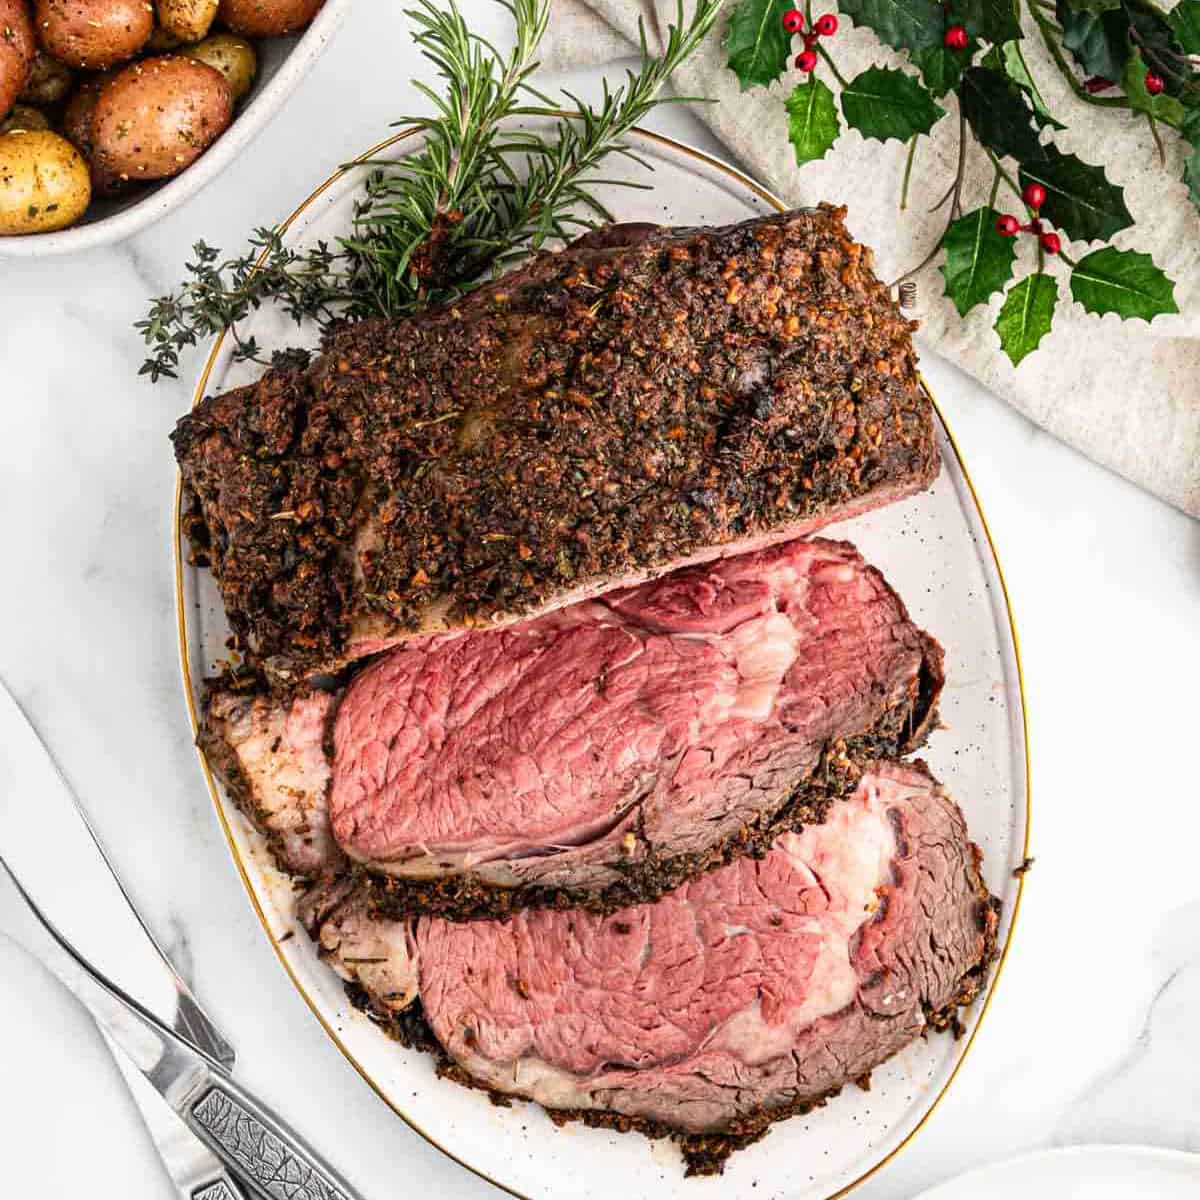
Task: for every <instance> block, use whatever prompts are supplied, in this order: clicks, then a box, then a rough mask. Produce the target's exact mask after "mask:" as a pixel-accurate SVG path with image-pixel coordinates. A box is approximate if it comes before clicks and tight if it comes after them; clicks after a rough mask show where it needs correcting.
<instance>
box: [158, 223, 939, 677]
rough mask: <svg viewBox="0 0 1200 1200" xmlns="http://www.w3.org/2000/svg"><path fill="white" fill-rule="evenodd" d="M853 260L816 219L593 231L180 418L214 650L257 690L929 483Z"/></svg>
mask: <svg viewBox="0 0 1200 1200" xmlns="http://www.w3.org/2000/svg"><path fill="white" fill-rule="evenodd" d="M870 262H871V256H870V252H869V251H868V250H866V249H864V248H863V247H862V246H859V245H857V244H856V243H855V242H853V241H852V240H851V239H850V237H849V235H848V234H847V233H846V230H845V227H844V225H843V224H842V213H841V211H840V210H837V209H832V208H828V207H823V208H820V209H816V210H812V211H802V212H792V213H785V214H782V215H780V216H773V217H767V218H763V219H759V220H754V221H747V222H745V223H743V224H740V225H733V226H728V227H725V228H717V229H679V230H673V229H662V228H655V227H652V226H615V227H611V228H609V229H608V230H605V231H602V232H600V233H598V234H593V235H589V236H587V237H585V238H583V239H582V240H581V241H579V242H576V243H575V244H574V245H572V246H571V247H569V248H568V249H566V250H565V251H562V252H560V253H543V254H538V255H535V256H534V257H533V258H532V259H531V260H530V261H529V263H528V264H527V265H525V266H523V267H522V268H520V269H519V270H517V271H515V272H513V273H512V274H509V275H507V276H504V277H503V278H501V279H500V280H498V281H496V282H494V283H491V284H488V285H486V286H484V287H481V288H479V289H478V290H476V291H474V292H472V293H470V294H469V295H468V296H467V297H466V298H464V299H463V300H461V301H459V302H457V303H455V304H453V305H451V306H449V307H447V308H442V309H437V310H431V311H428V312H425V313H422V314H421V315H419V316H415V317H411V318H408V319H404V320H399V321H384V320H367V321H362V322H359V323H357V324H355V325H352V326H348V327H346V328H344V329H343V330H341V331H340V332H336V333H334V334H333V335H332V336H331V337H330V338H329V339H328V342H327V344H326V346H325V348H324V352H323V353H322V354H321V355H320V356H319V357H318V358H317V359H316V360H315V361H314V362H313V363H312V364H311V365H310V366H307V367H299V366H290V367H280V368H278V369H273V370H270V371H268V372H267V373H266V374H265V375H264V376H263V377H262V379H260V380H259V382H257V383H255V384H253V385H251V386H249V387H243V388H239V389H237V390H235V391H232V392H229V393H227V394H225V395H218V396H211V397H208V398H206V399H205V400H204V401H203V402H202V403H200V404H199V405H197V406H196V408H195V409H194V410H193V411H192V412H191V413H190V414H188V415H187V416H185V417H184V418H183V419H182V420H181V421H180V422H179V424H178V427H177V429H176V431H175V434H174V441H175V449H176V455H177V457H178V459H179V464H180V468H181V470H182V473H183V479H184V483H185V485H186V487H187V489H188V492H189V494H190V496H191V497H192V499H193V508H192V510H191V512H190V513H189V516H188V518H187V526H188V529H189V531H190V534H191V536H192V540H193V544H194V546H195V547H196V550H197V551H198V553H199V554H200V555H202V556H203V557H204V558H205V559H206V560H207V561H208V562H209V563H210V564H211V566H212V570H213V574H214V575H215V577H216V580H217V582H218V584H219V585H220V588H221V592H222V596H223V599H224V602H225V607H226V612H227V614H228V617H229V622H230V624H231V625H232V627H233V630H234V633H235V634H236V635H237V637H238V638H239V639H240V642H241V649H242V650H243V651H244V652H245V653H246V654H247V655H248V656H249V657H250V658H251V659H252V660H254V661H255V662H256V663H257V664H259V666H260V667H261V668H262V669H263V670H264V671H265V672H266V674H267V675H268V677H269V678H270V680H271V682H272V683H273V685H275V686H276V687H280V686H283V685H286V684H287V683H289V682H290V683H294V682H297V681H299V680H301V679H303V678H304V677H306V676H308V675H311V674H312V673H314V672H318V671H328V670H331V669H335V668H337V667H339V666H340V665H342V664H344V663H345V662H347V661H349V660H351V659H353V658H355V657H357V656H360V655H363V654H366V653H370V652H374V651H377V650H380V649H382V648H383V647H385V646H387V645H388V644H390V643H393V642H396V641H397V640H400V639H404V638H410V637H411V636H412V635H414V634H422V633H425V634H428V633H436V632H443V631H446V630H454V629H464V628H478V627H480V626H491V625H495V624H498V623H503V622H511V621H517V620H520V619H524V618H527V617H529V616H532V615H534V614H536V613H540V612H544V611H546V610H548V609H552V608H554V607H558V606H561V605H564V604H567V603H570V602H572V601H576V600H580V599H583V598H586V597H588V596H591V595H595V594H599V593H602V592H604V591H608V590H611V589H612V588H615V587H619V586H629V585H631V584H633V583H635V582H637V581H639V580H640V579H643V578H647V577H651V576H654V575H658V574H661V573H663V572H664V571H667V570H670V569H672V568H673V567H678V566H681V565H685V564H686V563H688V562H692V561H697V560H702V559H708V558H713V557H716V556H718V555H723V554H729V553H734V552H738V551H742V550H746V549H753V548H757V547H761V546H762V545H764V544H768V543H771V542H777V541H782V540H784V539H787V538H792V537H797V536H800V535H802V534H806V533H810V532H812V531H813V530H815V529H817V528H819V527H820V526H822V525H824V524H826V523H828V522H830V521H833V520H836V519H838V518H841V517H846V516H850V515H853V514H855V513H858V512H862V511H864V510H866V509H870V508H873V507H875V506H877V505H880V504H883V503H886V502H887V501H889V500H894V499H896V498H898V497H902V496H906V495H908V494H910V493H912V492H915V491H918V490H920V489H922V488H924V487H926V486H928V484H929V483H930V482H932V480H933V478H934V476H935V475H936V473H937V469H938V455H937V449H936V445H935V441H934V434H933V422H932V416H931V410H930V405H929V402H928V399H927V398H926V397H925V395H924V394H923V393H922V391H921V388H920V386H919V382H918V377H917V371H916V362H915V358H914V355H913V350H912V341H911V337H910V331H911V328H912V327H911V325H910V323H909V322H908V321H907V320H905V319H904V318H903V317H902V316H901V315H900V313H899V310H898V309H897V308H896V306H895V305H894V304H893V303H892V301H891V300H890V299H889V297H888V294H887V290H886V289H885V288H884V286H883V285H882V284H881V283H880V282H879V281H878V280H877V279H876V278H875V276H874V275H873V274H872V272H871V266H870Z"/></svg>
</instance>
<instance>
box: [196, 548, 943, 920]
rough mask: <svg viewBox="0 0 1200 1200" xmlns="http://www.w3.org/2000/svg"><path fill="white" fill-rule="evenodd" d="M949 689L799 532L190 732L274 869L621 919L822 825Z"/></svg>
mask: <svg viewBox="0 0 1200 1200" xmlns="http://www.w3.org/2000/svg"><path fill="white" fill-rule="evenodd" d="M941 683H942V652H941V648H940V647H939V646H938V645H937V643H936V642H935V641H934V640H933V639H932V638H931V637H929V636H928V635H927V634H925V633H923V632H921V631H920V630H919V629H917V627H916V626H914V625H913V623H912V621H911V620H910V619H909V617H908V614H907V612H906V611H905V609H904V605H903V604H902V603H901V601H900V599H899V597H898V596H897V595H896V594H895V593H894V592H893V591H892V590H891V589H890V588H889V587H888V586H887V584H886V583H885V582H884V580H883V577H882V576H881V575H880V574H879V572H878V571H876V570H874V569H873V568H871V567H868V566H867V565H866V564H865V563H864V562H863V561H862V558H861V557H860V556H859V555H858V553H857V552H856V551H855V550H854V548H853V547H852V546H850V545H848V544H847V543H845V542H830V541H825V540H822V539H817V540H812V541H806V540H799V541H793V542H787V543H783V544H780V545H778V546H773V547H771V548H770V549H767V550H759V551H755V552H752V553H748V554H742V555H738V556H736V557H734V558H725V559H720V560H716V561H713V562H710V563H706V564H703V565H697V566H693V567H688V568H685V569H683V570H681V571H676V572H674V573H672V574H670V575H666V576H662V577H660V578H659V579H657V580H653V581H651V582H648V583H643V584H639V585H638V586H636V587H634V588H627V589H623V590H620V591H617V592H609V593H607V594H606V595H605V596H604V597H603V598H600V599H595V600H585V601H580V602H578V603H576V604H573V605H570V606H568V607H566V608H562V609H557V610H555V611H554V612H551V613H548V614H545V615H543V616H541V617H538V618H536V619H534V620H532V621H526V622H522V623H520V624H518V625H515V626H510V627H506V628H502V629H494V630H487V631H477V632H472V633H465V634H460V635H454V636H445V637H441V638H432V639H428V638H427V639H424V640H422V641H420V642H417V643H415V644H413V645H411V646H407V647H401V648H398V649H394V650H391V651H389V652H387V653H386V654H385V655H383V656H382V657H381V658H380V659H378V660H377V661H375V662H374V663H372V664H371V665H369V666H367V667H366V668H365V669H363V670H362V671H361V672H360V673H359V674H358V675H356V676H355V678H354V679H353V681H352V682H351V683H350V684H349V686H348V687H347V688H346V689H345V690H344V692H342V693H341V694H340V695H338V696H333V695H330V694H328V693H323V692H318V693H315V694H309V695H304V696H301V697H299V698H296V699H294V700H292V701H290V702H289V701H286V700H283V701H271V700H270V699H268V698H265V697H261V696H254V695H250V696H243V695H239V694H238V693H237V692H231V691H228V690H217V691H215V692H213V693H212V694H211V695H210V697H209V699H208V701H207V703H206V706H205V724H204V738H205V744H206V746H207V747H208V748H209V750H210V757H211V758H212V759H213V761H214V762H215V763H216V764H217V765H218V768H219V769H220V770H221V771H222V773H223V775H224V777H225V778H226V780H227V781H228V782H229V784H230V786H231V789H232V791H233V794H234V795H235V796H237V797H238V798H239V800H240V802H241V804H242V806H243V808H244V809H245V810H246V811H247V812H249V813H251V814H252V815H253V816H255V817H256V818H257V819H258V820H259V822H260V824H261V826H262V827H263V828H264V829H265V830H266V831H267V832H268V834H269V835H270V836H272V838H273V840H274V844H275V846H276V850H277V853H278V855H279V856H280V858H281V860H282V861H283V863H284V865H285V866H286V867H287V868H288V869H290V870H292V871H293V872H295V873H298V874H304V873H307V874H313V873H320V872H321V871H322V869H323V868H325V867H326V864H327V863H328V861H329V858H330V855H331V854H336V851H337V849H338V848H340V850H341V851H342V852H344V853H345V854H346V856H348V858H349V859H351V860H352V861H353V862H354V863H356V864H359V865H360V866H361V867H365V868H367V869H368V870H369V871H370V872H371V873H372V877H373V887H372V893H373V897H374V903H375V905H376V907H377V908H378V909H379V910H381V911H385V912H387V913H388V915H391V916H399V915H403V914H406V913H416V912H445V913H448V914H450V915H453V916H455V917H458V918H460V919H461V918H465V917H473V916H488V915H492V916H496V915H502V914H504V913H508V912H512V911H515V910H517V909H520V908H524V907H529V906H535V907H536V906H554V907H563V906H566V905H583V906H587V907H590V908H593V909H597V910H607V911H611V910H612V909H614V908H617V907H620V906H622V905H625V904H630V903H636V902H637V901H640V900H646V899H652V898H654V897H655V896H658V895H661V894H662V893H663V892H665V891H668V890H669V889H671V888H672V887H675V886H676V885H677V884H679V883H681V882H683V881H684V880H685V879H687V878H690V877H691V876H693V875H695V874H696V873H698V872H699V871H702V870H705V869H706V868H710V867H713V866H715V865H717V864H719V863H721V862H724V861H727V860H728V859H730V858H732V857H735V856H737V855H738V854H744V853H747V852H758V853H761V852H764V851H765V850H766V849H767V847H768V846H769V845H770V843H771V842H772V841H773V840H774V838H775V836H776V834H777V833H779V832H780V831H781V830H783V829H788V828H794V827H795V826H797V825H798V824H807V823H811V822H813V821H817V820H820V819H821V816H822V815H823V813H824V810H825V807H826V806H827V805H828V803H829V802H830V801H831V800H832V799H834V798H836V797H837V796H838V795H839V794H841V793H842V792H844V791H845V790H847V789H849V788H853V786H854V784H855V783H856V782H857V778H858V775H859V774H860V773H861V770H862V768H863V765H864V764H865V763H866V762H869V761H871V760H873V759H875V758H879V757H881V756H889V755H896V754H901V753H904V752H906V751H908V750H910V749H912V748H914V747H915V746H917V745H919V744H920V743H921V742H922V741H923V740H924V737H925V733H926V731H927V730H928V728H929V726H930V724H931V722H932V721H933V718H934V711H935V704H936V701H937V697H938V694H939V692H940V689H941ZM326 804H327V805H328V818H327V817H326V812H325V810H326Z"/></svg>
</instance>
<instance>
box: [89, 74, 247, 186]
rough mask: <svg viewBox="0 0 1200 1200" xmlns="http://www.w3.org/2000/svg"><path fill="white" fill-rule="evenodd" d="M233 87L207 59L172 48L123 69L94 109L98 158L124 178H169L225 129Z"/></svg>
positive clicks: (94, 135) (105, 90) (93, 118)
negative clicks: (201, 59) (172, 49)
mask: <svg viewBox="0 0 1200 1200" xmlns="http://www.w3.org/2000/svg"><path fill="white" fill-rule="evenodd" d="M232 116H233V93H232V92H231V91H230V89H229V84H227V83H226V82H225V77H224V76H223V75H222V74H221V72H220V71H217V70H214V69H213V68H212V67H210V66H208V64H207V63H202V62H197V61H196V60H195V59H192V58H185V57H184V56H183V55H181V54H168V55H164V56H162V57H160V58H147V59H144V60H143V61H142V62H137V63H134V64H132V66H128V67H125V68H124V69H123V70H121V71H119V72H118V73H117V74H116V75H115V76H114V77H113V78H112V79H111V80H109V82H108V83H106V84H105V85H104V89H103V90H102V91H101V93H100V98H99V99H98V100H97V101H96V110H95V112H94V113H93V115H92V136H93V138H94V139H95V145H96V163H97V164H98V165H99V166H101V167H103V168H104V169H105V170H107V171H111V172H112V173H113V174H115V175H117V176H119V177H120V178H121V179H166V178H167V177H168V176H171V175H177V174H178V173H179V172H180V171H182V170H183V169H184V167H187V166H190V165H191V164H192V163H193V162H195V160H196V159H197V158H199V156H200V155H201V154H202V153H203V152H204V151H205V150H206V149H208V147H209V146H210V145H211V144H212V143H213V142H214V141H215V140H216V139H217V138H218V137H219V136H220V135H221V134H222V133H224V131H225V128H226V126H227V125H228V124H229V121H230V118H231V117H232Z"/></svg>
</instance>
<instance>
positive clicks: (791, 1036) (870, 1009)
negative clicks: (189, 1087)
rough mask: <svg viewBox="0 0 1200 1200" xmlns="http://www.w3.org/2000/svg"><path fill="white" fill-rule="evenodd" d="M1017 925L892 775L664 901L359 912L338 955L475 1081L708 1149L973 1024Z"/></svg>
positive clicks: (924, 792)
mask: <svg viewBox="0 0 1200 1200" xmlns="http://www.w3.org/2000/svg"><path fill="white" fill-rule="evenodd" d="M996 925H997V905H996V903H995V902H994V901H993V900H992V899H991V897H990V896H989V894H988V891H987V889H986V887H985V886H984V884H983V881H982V879H981V877H980V873H979V851H978V849H977V848H976V847H975V846H974V845H973V844H972V843H971V842H970V840H969V839H968V836H967V831H966V826H965V824H964V821H963V818H962V814H961V813H960V811H959V809H958V807H957V806H956V805H955V804H954V803H953V801H952V800H951V799H949V797H947V796H946V794H945V793H944V792H943V790H942V789H941V787H940V786H939V785H938V784H937V783H936V781H935V780H934V779H933V778H932V776H930V775H929V773H928V771H927V770H926V769H925V767H924V765H923V764H921V763H914V764H904V765H902V764H898V763H884V764H879V765H877V766H876V767H875V768H873V770H872V771H871V772H870V773H868V774H866V775H864V776H863V777H862V779H861V780H860V783H859V785H858V787H857V789H856V791H855V792H854V793H853V795H852V796H851V797H849V798H847V799H846V800H845V801H843V802H842V803H841V804H839V805H837V806H835V808H834V809H833V810H832V811H831V813H830V815H829V818H828V819H827V820H826V821H825V823H824V824H822V825H816V826H811V827H808V828H806V829H804V830H803V831H802V832H799V833H786V834H784V835H782V836H781V837H780V838H779V839H778V840H777V841H776V842H775V844H774V846H773V847H772V849H771V850H770V852H769V853H768V854H767V855H766V856H765V857H764V858H762V859H761V860H759V859H752V858H743V859H740V860H738V861H737V862H735V863H733V864H731V865H728V866H725V867H722V868H721V869H719V870H716V871H713V872H710V873H709V874H707V875H704V876H701V877H700V878H697V879H695V880H693V881H691V882H689V883H687V884H685V885H683V886H682V887H680V888H678V889H677V890H675V891H673V892H671V893H669V894H668V895H666V896H664V897H663V898H662V899H660V900H658V901H657V902H655V903H651V904H642V905H638V906H636V907H632V908H628V909H624V910H620V911H618V912H615V913H613V914H611V915H609V916H603V915H600V914H594V913H588V912H579V911H572V912H558V911H549V910H545V909H542V910H527V911H524V912H521V913H519V914H517V915H516V916H514V917H513V918H512V919H511V920H508V921H474V922H454V921H450V920H447V919H445V918H442V917H428V916H426V917H420V918H409V919H407V920H402V921H390V920H380V919H377V918H374V919H373V918H372V917H371V916H370V915H369V914H368V911H367V906H366V905H365V904H363V903H362V901H361V896H356V897H354V898H352V899H351V900H350V901H348V902H345V903H343V904H342V906H341V907H340V908H335V910H334V912H333V914H332V915H331V916H329V917H328V918H327V919H326V920H325V922H324V924H323V925H322V926H321V928H320V930H319V939H320V945H321V947H322V950H323V952H324V953H325V954H326V956H327V957H329V958H330V960H331V961H332V962H333V965H334V966H335V967H336V968H337V969H338V970H339V971H340V973H341V974H342V975H343V976H344V977H345V978H347V979H348V980H352V981H353V982H354V983H356V984H357V985H359V986H360V987H362V988H364V989H365V991H366V993H367V996H368V997H369V999H370V1002H371V1004H372V1005H373V1006H374V1007H375V1008H376V1009H377V1010H378V1011H379V1012H380V1013H381V1014H383V1015H385V1016H391V1017H396V1016H397V1015H398V1014H403V1013H404V1012H405V1010H409V1011H410V1014H411V1011H413V1010H414V1009H415V1007H416V1005H417V1004H418V1003H419V1006H420V1009H419V1011H420V1012H421V1014H422V1015H423V1019H424V1022H425V1023H426V1024H427V1027H428V1029H429V1030H430V1031H432V1034H433V1036H434V1037H435V1038H436V1042H437V1045H438V1046H440V1047H441V1050H442V1051H443V1052H444V1054H445V1055H446V1056H447V1057H448V1058H449V1059H450V1060H452V1061H453V1063H455V1064H457V1066H458V1067H459V1068H461V1069H462V1071H464V1072H465V1073H466V1075H467V1076H469V1078H470V1080H471V1081H473V1082H475V1083H478V1084H481V1085H483V1086H485V1087H487V1088H489V1089H492V1090H494V1091H497V1092H503V1093H508V1094H511V1095H517V1096H524V1097H527V1098H529V1099H532V1100H536V1101H538V1102H539V1103H541V1104H542V1105H544V1106H546V1107H547V1108H550V1109H555V1110H567V1111H569V1112H573V1113H586V1114H596V1113H608V1114H617V1115H619V1116H621V1117H626V1118H635V1119H638V1120H640V1121H643V1122H648V1123H650V1126H651V1127H654V1128H656V1129H658V1130H662V1129H670V1130H674V1131H682V1132H684V1133H691V1134H697V1133H706V1132H721V1131H734V1132H740V1133H745V1132H747V1131H754V1130H756V1129H761V1128H763V1127H765V1123H766V1122H768V1121H770V1120H771V1119H776V1118H778V1117H780V1116H786V1115H789V1114H790V1113H793V1112H796V1111H802V1110H804V1109H805V1108H807V1107H809V1106H811V1105H812V1104H814V1103H817V1102H819V1101H820V1100H822V1099H823V1098H825V1097H826V1096H828V1095H830V1094H831V1093H834V1092H836V1091H837V1090H838V1089H839V1088H841V1087H842V1086H843V1085H844V1084H846V1083H847V1082H848V1081H851V1080H860V1079H861V1078H862V1077H864V1076H865V1075H866V1074H867V1073H868V1072H870V1071H871V1070H872V1069H873V1068H874V1067H876V1066H878V1065H879V1064H880V1063H881V1062H883V1061H884V1060H885V1059H886V1058H888V1057H889V1056H891V1055H892V1054H895V1053H896V1052H897V1051H898V1050H900V1049H901V1048H902V1047H903V1046H905V1045H907V1044H908V1043H909V1042H911V1041H912V1040H913V1039H914V1038H916V1037H918V1036H919V1035H921V1034H922V1033H924V1032H925V1031H926V1030H927V1029H929V1028H930V1027H931V1026H932V1027H934V1028H945V1027H947V1026H951V1025H955V1024H956V1020H957V1019H956V1010H957V1008H958V1006H960V1005H963V1004H966V1003H969V1002H970V1001H971V1000H972V999H973V998H974V996H975V995H976V994H977V992H978V991H979V990H980V988H981V987H982V984H983V981H984V977H985V975H986V971H987V967H988V965H989V962H990V960H991V958H992V956H993V954H994V950H995V937H996ZM410 1028H411V1022H410Z"/></svg>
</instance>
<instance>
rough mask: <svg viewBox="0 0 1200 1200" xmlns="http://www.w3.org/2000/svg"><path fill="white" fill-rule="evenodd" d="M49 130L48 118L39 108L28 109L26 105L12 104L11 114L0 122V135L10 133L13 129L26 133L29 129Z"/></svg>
mask: <svg viewBox="0 0 1200 1200" xmlns="http://www.w3.org/2000/svg"><path fill="white" fill-rule="evenodd" d="M49 128H50V118H49V117H48V116H46V114H45V113H44V112H42V110H41V109H40V108H30V107H29V105H28V104H14V105H13V106H12V112H10V113H9V114H8V116H7V117H5V118H4V120H3V121H0V134H4V133H12V132H13V130H14V129H23V130H24V131H25V132H26V133H28V132H29V131H30V130H31V129H49Z"/></svg>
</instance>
